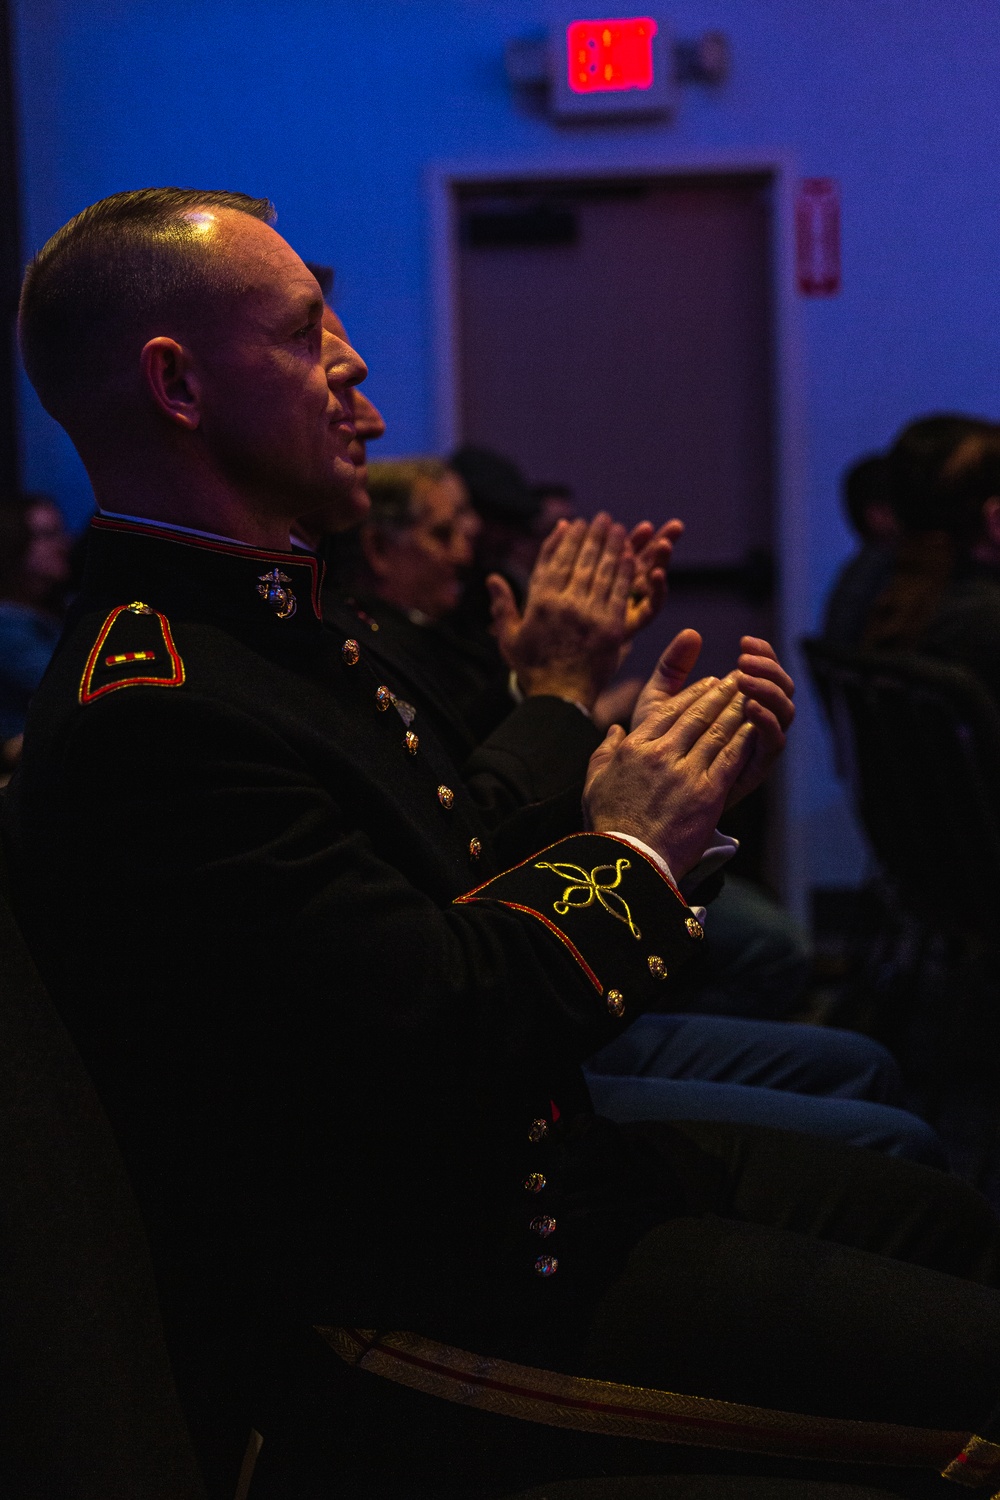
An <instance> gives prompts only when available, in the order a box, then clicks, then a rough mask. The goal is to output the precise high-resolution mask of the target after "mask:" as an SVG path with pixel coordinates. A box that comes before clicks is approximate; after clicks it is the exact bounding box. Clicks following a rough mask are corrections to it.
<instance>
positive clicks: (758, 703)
mask: <svg viewBox="0 0 1000 1500" xmlns="http://www.w3.org/2000/svg"><path fill="white" fill-rule="evenodd" d="M700 652H701V636H700V635H699V634H698V632H697V631H696V630H682V631H681V632H680V634H679V635H676V636H674V639H673V640H672V641H671V642H670V645H669V646H668V647H667V649H666V650H665V651H664V653H663V655H662V656H661V657H660V659H659V661H658V662H657V664H656V666H655V667H654V669H653V673H652V675H651V677H650V679H649V681H648V682H647V683H646V686H645V687H644V688H643V690H642V692H641V693H640V694H639V698H638V701H637V702H636V706H635V709H634V711H633V714H632V728H633V729H636V728H637V727H638V726H639V725H640V724H641V723H643V721H644V720H645V719H646V717H647V716H648V715H649V714H651V713H657V714H665V715H667V716H668V720H667V721H669V716H670V715H676V714H677V713H678V712H679V711H680V710H679V708H678V698H677V695H678V694H679V693H680V692H681V689H682V688H683V687H684V684H685V682H686V681H687V679H688V677H689V676H690V674H691V672H692V671H693V670H694V667H695V664H696V663H697V660H698V656H699V654H700ZM740 653H741V654H740V657H739V660H738V661H737V663H736V682H737V686H738V687H739V690H740V692H741V693H743V694H744V696H745V698H746V707H745V710H744V711H745V713H746V718H747V722H748V723H750V724H752V725H753V726H754V729H755V730H756V734H755V737H754V746H753V753H752V755H751V757H750V759H749V760H748V762H747V765H746V767H745V768H744V770H743V772H742V774H741V775H740V777H739V779H738V780H737V782H736V783H735V784H734V786H733V788H732V790H731V792H730V794H729V797H728V798H727V801H726V806H727V807H732V806H734V805H735V803H737V802H739V801H740V800H741V798H743V797H745V796H746V795H747V793H748V792H752V791H753V790H754V789H755V788H756V787H758V786H760V784H761V782H762V781H763V780H764V778H765V777H766V776H767V774H768V772H769V771H770V769H771V767H772V766H773V765H774V762H775V761H776V760H777V758H778V756H779V755H780V754H781V752H782V750H783V749H784V748H785V738H786V736H787V733H788V730H789V728H790V726H791V723H792V720H793V719H794V718H795V705H794V703H793V702H792V699H793V697H794V695H795V684H794V682H793V681H792V679H791V677H790V676H789V675H788V673H787V672H786V671H785V669H784V668H783V667H782V665H781V663H780V662H779V661H778V658H777V655H776V654H775V651H774V647H773V646H771V645H770V644H769V643H768V642H767V641H765V640H762V639H760V637H758V636H752V635H745V636H743V637H742V639H741V640H740Z"/></svg>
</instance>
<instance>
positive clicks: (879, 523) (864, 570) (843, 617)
mask: <svg viewBox="0 0 1000 1500" xmlns="http://www.w3.org/2000/svg"><path fill="white" fill-rule="evenodd" d="M889 467H890V466H889V460H888V458H887V457H886V456H885V454H883V453H872V454H869V455H868V457H867V458H860V459H858V461H857V463H854V464H852V465H851V467H850V468H849V469H848V470H847V472H846V473H845V475H844V478H843V500H844V513H845V515H846V516H847V519H848V521H849V522H850V525H851V529H852V530H853V531H854V534H855V536H856V537H857V538H858V540H859V541H860V543H861V546H860V548H859V549H858V551H857V552H856V553H855V554H854V556H853V557H851V558H849V559H848V561H847V562H846V563H845V564H844V566H843V567H842V568H841V570H840V572H839V573H838V575H837V578H836V581H835V582H834V585H833V588H832V589H831V590H830V594H829V597H828V599H827V601H826V609H825V611H824V615H823V628H822V636H823V639H824V641H826V643H827V644H828V645H830V646H839V647H842V648H844V649H848V650H849V649H851V648H852V647H856V646H859V645H860V644H861V637H862V635H863V634H864V630H865V624H866V623H867V620H868V615H869V613H870V611H871V607H872V603H873V601H874V600H875V599H876V598H877V597H878V595H879V594H880V593H881V592H882V590H883V589H884V588H885V585H886V584H887V583H888V581H889V575H890V573H891V572H892V565H893V558H894V556H895V549H896V541H897V538H898V535H899V522H898V521H897V519H896V514H895V511H894V510H893V507H892V492H891V482H890V477H889Z"/></svg>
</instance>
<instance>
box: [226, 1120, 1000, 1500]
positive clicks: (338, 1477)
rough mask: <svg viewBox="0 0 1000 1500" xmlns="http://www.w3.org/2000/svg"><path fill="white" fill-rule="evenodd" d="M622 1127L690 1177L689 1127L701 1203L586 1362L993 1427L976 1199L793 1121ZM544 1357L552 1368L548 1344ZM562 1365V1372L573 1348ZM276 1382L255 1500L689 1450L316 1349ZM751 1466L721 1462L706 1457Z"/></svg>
mask: <svg viewBox="0 0 1000 1500" xmlns="http://www.w3.org/2000/svg"><path fill="white" fill-rule="evenodd" d="M625 1129H626V1130H627V1131H628V1132H629V1134H630V1136H633V1138H634V1143H635V1146H636V1149H637V1150H639V1151H640V1152H641V1153H643V1154H645V1155H647V1157H648V1160H649V1162H650V1164H651V1165H650V1171H651V1172H654V1173H655V1161H656V1158H657V1155H658V1154H662V1156H663V1159H664V1161H666V1162H668V1164H669V1167H670V1170H671V1172H673V1171H674V1170H676V1163H677V1159H678V1154H677V1150H676V1137H675V1136H674V1135H672V1132H674V1131H677V1130H680V1131H682V1132H683V1134H684V1137H685V1141H686V1145H687V1148H688V1150H687V1154H686V1166H685V1175H686V1176H687V1177H688V1178H689V1182H688V1187H689V1190H690V1194H691V1200H692V1203H693V1211H690V1212H688V1213H687V1214H686V1215H685V1216H684V1217H682V1218H675V1219H672V1220H669V1221H667V1222H664V1223H662V1224H659V1225H656V1226H655V1227H652V1228H649V1229H647V1230H646V1231H645V1232H644V1233H643V1234H642V1235H641V1237H640V1238H638V1240H637V1242H636V1243H635V1245H634V1247H633V1249H632V1252H631V1255H630V1257H629V1259H628V1262H627V1265H626V1266H625V1269H624V1271H623V1272H622V1274H621V1275H620V1276H618V1278H617V1279H616V1280H615V1282H614V1283H613V1284H612V1285H611V1286H610V1288H608V1289H607V1290H606V1292H605V1293H604V1295H603V1297H602V1298H601V1300H600V1302H599V1304H598V1305H597V1306H596V1308H592V1309H591V1310H590V1328H589V1334H588V1337H587V1342H586V1352H585V1355H584V1360H583V1368H582V1370H581V1373H587V1374H592V1375H598V1376H601V1377H603V1378H609V1379H614V1380H622V1381H627V1382H630V1383H638V1384H647V1385H653V1386H659V1387H662V1388H665V1389H669V1390H673V1391H681V1392H687V1393H690V1394H696V1395H705V1396H714V1397H719V1398H728V1399H731V1400H736V1401H746V1402H750V1403H753V1404H755V1405H763V1406H774V1407H778V1408H783V1409H786V1410H793V1411H802V1412H808V1413H813V1414H817V1415H832V1416H844V1417H855V1418H860V1419H866V1418H867V1419H875V1420H883V1421H895V1422H901V1423H906V1424H911V1425H916V1426H934V1427H946V1428H954V1429H958V1430H969V1429H975V1428H976V1427H977V1426H981V1424H982V1423H983V1422H984V1421H985V1420H986V1418H987V1416H988V1414H989V1413H990V1412H991V1411H992V1409H993V1407H994V1406H995V1405H996V1404H997V1402H998V1401H1000V1291H997V1290H995V1288H996V1287H997V1286H998V1285H1000V1226H998V1224H997V1220H996V1218H995V1216H994V1215H993V1213H992V1210H991V1209H990V1207H989V1205H988V1204H987V1203H986V1201H985V1200H984V1199H983V1198H982V1197H981V1196H980V1195H979V1194H978V1193H976V1192H975V1191H974V1190H973V1189H971V1188H969V1187H967V1186H965V1185H964V1184H962V1183H960V1182H957V1181H955V1180H954V1179H952V1178H949V1177H947V1176H945V1175H944V1174H943V1173H940V1172H937V1171H935V1170H933V1169H931V1168H928V1167H922V1166H918V1165H915V1164H913V1163H909V1162H901V1161H892V1160H887V1159H886V1158H884V1157H881V1156H878V1155H875V1154H873V1153H871V1152H867V1151H862V1150H858V1149H852V1148H849V1147H843V1146H839V1145H835V1144H832V1143H828V1142H825V1141H820V1140H815V1139H812V1138H808V1137H804V1136H802V1137H800V1136H794V1135H791V1134H788V1133H787V1132H784V1131H771V1130H766V1129H761V1128H757V1127H752V1126H739V1125H729V1124H721V1125H711V1124H705V1123H702V1122H696V1123H689V1124H684V1125H680V1126H664V1125H659V1124H646V1125H634V1126H628V1127H625ZM419 1331H424V1332H427V1333H429V1334H431V1335H432V1336H433V1333H434V1330H432V1329H427V1330H419ZM533 1343H535V1341H534V1340H533ZM479 1352H482V1353H488V1352H491V1351H489V1350H486V1349H483V1350H481V1351H479ZM531 1352H532V1358H533V1359H535V1361H536V1362H538V1358H537V1356H538V1345H537V1343H535V1347H534V1348H533V1349H532V1351H531ZM551 1363H552V1364H553V1365H554V1366H556V1367H559V1366H560V1365H563V1366H564V1365H565V1361H564V1352H563V1351H562V1350H560V1349H559V1348H558V1347H556V1346H555V1345H554V1346H553V1349H552V1360H551ZM278 1384H279V1385H281V1386H282V1387H283V1389H281V1390H278V1389H277V1388H275V1389H274V1390H273V1391H272V1397H271V1403H270V1407H269V1409H268V1410H267V1411H266V1412H265V1413H264V1414H263V1415H262V1418H261V1430H262V1432H263V1436H264V1446H263V1450H262V1453H261V1459H260V1463H259V1468H258V1474H257V1476H256V1477H255V1481H254V1486H253V1488H252V1489H251V1492H250V1500H292V1497H295V1500H313V1497H316V1500H319V1497H322V1496H330V1497H331V1500H332V1497H333V1496H334V1495H335V1494H338V1493H341V1492H342V1493H345V1494H350V1495H351V1496H352V1497H354V1496H357V1497H359V1500H360V1497H370V1500H388V1497H393V1500H397V1497H398V1500H404V1497H405V1500H411V1497H412V1500H417V1497H423V1496H424V1495H427V1496H431V1495H434V1496H448V1497H456V1500H457V1497H462V1500H471V1497H477V1500H479V1497H485V1496H487V1495H501V1494H503V1493H504V1491H505V1489H507V1490H514V1489H515V1488H516V1487H517V1485H518V1484H526V1483H528V1482H530V1481H531V1480H532V1479H537V1480H539V1481H540V1480H547V1479H552V1478H557V1477H559V1476H560V1475H562V1474H565V1475H581V1474H588V1473H589V1474H598V1473H614V1472H621V1473H625V1472H651V1471H652V1472H657V1471H660V1472H671V1471H672V1470H674V1469H675V1468H677V1467H678V1466H679V1467H682V1468H683V1467H685V1466H687V1465H688V1464H689V1463H690V1462H691V1456H690V1454H689V1453H687V1454H685V1453H682V1452H681V1451H680V1450H678V1449H675V1448H670V1447H668V1446H666V1445H662V1446H661V1445H659V1444H655V1443H642V1442H633V1443H631V1444H630V1443H627V1442H621V1441H618V1440H612V1439H604V1438H595V1437H593V1436H591V1435H587V1434H577V1433H562V1432H556V1431H553V1430H551V1429H542V1428H536V1427H533V1426H532V1425H531V1424H528V1423H520V1422H517V1421H514V1420H512V1419H509V1418H502V1417H495V1416H492V1415H490V1414H488V1413H480V1412H472V1411H467V1410H464V1409H463V1408H461V1407H458V1406H453V1405H450V1404H449V1403H445V1402H442V1401H435V1400H434V1399H433V1398H431V1397H427V1396H423V1395H420V1394H418V1393H415V1392H411V1391H406V1390H403V1389H402V1388H399V1387H395V1388H391V1387H390V1383H389V1382H386V1381H382V1380H380V1379H379V1378H378V1377H375V1376H369V1375H367V1374H364V1373H362V1372H357V1371H350V1370H347V1369H346V1367H342V1366H340V1367H338V1361H337V1359H336V1356H335V1355H333V1354H332V1353H330V1352H329V1351H327V1350H326V1349H325V1348H323V1347H321V1346H320V1345H319V1341H318V1340H317V1341H316V1342H315V1344H312V1345H310V1346H309V1352H308V1353H307V1354H305V1355H304V1356H303V1359H302V1361H301V1362H300V1363H299V1364H298V1366H297V1367H296V1368H295V1369H289V1370H288V1371H286V1372H285V1374H284V1375H283V1376H282V1377H281V1379H280V1380H279V1382H278ZM732 1462H733V1460H732V1458H731V1457H729V1458H728V1459H727V1458H725V1457H723V1456H719V1455H710V1454H705V1455H703V1457H702V1464H701V1466H702V1467H703V1468H707V1469H708V1470H709V1471H710V1472H711V1471H713V1470H718V1469H719V1468H720V1467H726V1465H727V1464H729V1465H731V1464H732ZM745 1462H746V1463H747V1465H748V1466H749V1467H753V1465H751V1464H750V1463H749V1461H745ZM814 1472H815V1473H816V1474H817V1475H820V1474H822V1473H823V1472H824V1471H823V1467H822V1465H817V1466H816V1467H815V1470H814ZM901 1483H902V1486H903V1491H904V1492H909V1493H919V1492H920V1483H921V1481H919V1480H917V1481H914V1480H912V1479H907V1478H906V1477H905V1476H904V1478H903V1480H902V1481H901ZM337 1484H340V1485H341V1486H343V1488H342V1489H341V1490H338V1489H337V1487H336V1486H337ZM914 1485H916V1487H915V1488H914ZM907 1486H909V1489H908V1490H907Z"/></svg>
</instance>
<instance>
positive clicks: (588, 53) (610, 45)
mask: <svg viewBox="0 0 1000 1500" xmlns="http://www.w3.org/2000/svg"><path fill="white" fill-rule="evenodd" d="M657 30H658V27H657V24H656V22H655V21H654V20H653V18H652V16H629V17H627V18H623V19H618V20H607V21H571V22H570V24H569V25H568V26H567V28H566V69H567V82H568V83H569V86H570V88H571V89H572V90H573V92H574V93H575V94H603V93H609V92H611V91H612V90H615V89H648V88H652V86H653V38H654V36H655V35H656V33H657Z"/></svg>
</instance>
